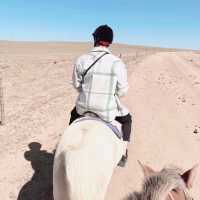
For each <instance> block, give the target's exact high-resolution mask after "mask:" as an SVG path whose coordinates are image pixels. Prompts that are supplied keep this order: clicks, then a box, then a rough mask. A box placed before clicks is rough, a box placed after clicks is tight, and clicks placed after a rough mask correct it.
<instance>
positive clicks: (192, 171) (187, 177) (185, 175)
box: [181, 164, 199, 189]
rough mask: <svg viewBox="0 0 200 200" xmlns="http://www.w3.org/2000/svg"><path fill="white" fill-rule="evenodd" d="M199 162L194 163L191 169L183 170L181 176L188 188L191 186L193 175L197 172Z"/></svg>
mask: <svg viewBox="0 0 200 200" xmlns="http://www.w3.org/2000/svg"><path fill="white" fill-rule="evenodd" d="M198 168H199V164H196V165H195V166H194V167H193V168H192V169H189V170H187V171H186V172H184V173H183V174H182V175H181V177H182V179H183V180H184V182H185V184H186V186H187V188H188V189H190V188H192V186H193V183H194V180H195V177H196V176H197V173H198Z"/></svg>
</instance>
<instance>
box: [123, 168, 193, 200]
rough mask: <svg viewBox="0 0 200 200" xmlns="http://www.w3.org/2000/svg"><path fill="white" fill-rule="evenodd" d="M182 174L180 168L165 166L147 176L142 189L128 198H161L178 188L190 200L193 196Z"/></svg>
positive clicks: (154, 199)
mask: <svg viewBox="0 0 200 200" xmlns="http://www.w3.org/2000/svg"><path fill="white" fill-rule="evenodd" d="M180 174H181V170H180V169H178V168H164V169H163V170H161V171H160V172H156V173H155V174H154V175H152V176H149V177H147V178H145V180H144V183H143V185H142V191H141V192H140V193H137V192H134V193H133V194H131V195H129V196H128V197H127V198H126V200H161V199H165V198H166V197H167V195H168V194H169V193H170V192H171V191H172V190H173V189H177V188H179V189H181V190H182V191H183V192H184V193H185V197H186V200H190V199H191V197H190V195H189V193H188V190H187V188H186V185H185V183H184V181H183V180H182V178H181V176H180Z"/></svg>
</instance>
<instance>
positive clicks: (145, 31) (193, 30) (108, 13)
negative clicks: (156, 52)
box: [0, 0, 200, 49]
mask: <svg viewBox="0 0 200 200" xmlns="http://www.w3.org/2000/svg"><path fill="white" fill-rule="evenodd" d="M101 24H108V25H110V26H111V27H112V28H113V30H114V33H115V39H114V42H118V43H127V44H136V45H149V46H162V47H178V48H193V49H200V1H199V0H166V1H162V0H146V1H145V0H137V1H135V0H110V1H109V0H107V1H106V0H101V1H95V0H93V1H91V0H88V1H86V0H82V1H81V0H57V1H56V0H1V1H0V40H26V41H27V40H28V41H92V37H91V33H92V32H93V31H94V29H95V28H96V27H97V26H98V25H101Z"/></svg>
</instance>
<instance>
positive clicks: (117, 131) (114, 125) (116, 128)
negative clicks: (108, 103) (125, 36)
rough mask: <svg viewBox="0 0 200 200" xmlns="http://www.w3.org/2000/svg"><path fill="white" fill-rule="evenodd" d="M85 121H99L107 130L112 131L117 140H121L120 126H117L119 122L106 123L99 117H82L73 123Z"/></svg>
mask: <svg viewBox="0 0 200 200" xmlns="http://www.w3.org/2000/svg"><path fill="white" fill-rule="evenodd" d="M86 120H95V121H99V122H102V123H103V124H105V125H106V126H107V127H108V128H110V129H111V130H112V132H113V133H114V134H115V135H116V136H117V137H118V138H119V139H122V138H123V133H122V130H121V125H120V124H119V122H117V121H113V122H111V123H109V122H106V121H104V120H102V119H101V118H99V117H91V116H84V117H81V118H78V119H76V120H75V121H74V122H73V123H77V122H81V121H86Z"/></svg>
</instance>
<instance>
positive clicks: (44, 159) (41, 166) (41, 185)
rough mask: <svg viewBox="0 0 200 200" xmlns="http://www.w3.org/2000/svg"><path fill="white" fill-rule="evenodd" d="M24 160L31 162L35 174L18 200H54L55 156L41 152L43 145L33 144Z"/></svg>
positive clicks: (25, 185)
mask: <svg viewBox="0 0 200 200" xmlns="http://www.w3.org/2000/svg"><path fill="white" fill-rule="evenodd" d="M28 146H29V149H30V150H29V151H26V152H25V153H24V158H25V159H26V160H27V161H29V162H30V164H31V166H32V168H33V170H34V174H33V176H32V178H31V179H30V180H29V181H28V182H27V183H25V184H24V186H23V187H22V188H21V190H20V192H19V195H18V198H17V200H53V158H54V154H53V153H49V152H47V151H45V150H41V147H42V145H41V144H40V143H38V142H32V143H30V144H29V145H28Z"/></svg>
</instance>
